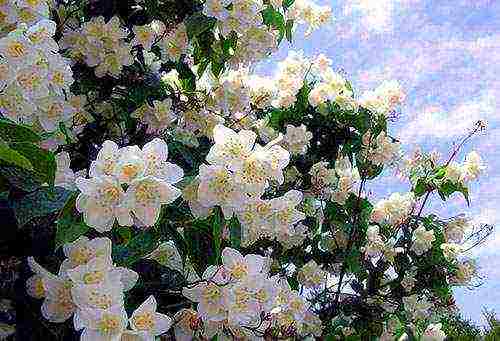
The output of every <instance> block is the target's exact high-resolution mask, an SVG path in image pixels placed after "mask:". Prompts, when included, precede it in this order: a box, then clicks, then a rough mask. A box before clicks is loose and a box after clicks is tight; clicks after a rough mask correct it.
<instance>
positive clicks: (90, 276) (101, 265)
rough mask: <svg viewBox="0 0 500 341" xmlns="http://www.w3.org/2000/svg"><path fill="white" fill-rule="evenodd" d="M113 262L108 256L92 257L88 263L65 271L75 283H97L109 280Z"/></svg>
mask: <svg viewBox="0 0 500 341" xmlns="http://www.w3.org/2000/svg"><path fill="white" fill-rule="evenodd" d="M112 266H113V263H112V260H111V258H110V257H108V256H101V257H96V258H92V259H91V260H90V261H89V262H88V263H86V264H82V265H79V266H77V267H75V268H73V269H68V270H67V271H66V273H67V274H68V277H69V278H70V279H71V280H72V281H73V283H75V284H99V283H104V282H107V281H109V276H110V274H111V269H112Z"/></svg>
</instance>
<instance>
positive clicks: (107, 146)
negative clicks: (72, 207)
mask: <svg viewBox="0 0 500 341" xmlns="http://www.w3.org/2000/svg"><path fill="white" fill-rule="evenodd" d="M167 157H168V147H167V144H166V143H165V141H163V140H161V139H158V138H156V139H154V140H153V141H151V142H149V143H147V144H146V145H144V147H143V148H142V149H141V148H139V147H138V146H127V147H123V148H119V147H118V145H117V144H116V143H114V142H113V141H105V142H104V144H103V146H102V148H101V150H100V151H99V154H98V155H97V159H96V160H95V161H93V162H92V164H91V166H90V170H89V176H90V178H82V177H80V178H78V179H76V186H77V187H78V189H79V190H80V191H81V193H80V194H79V195H78V198H77V202H76V208H77V209H78V211H80V212H83V218H84V220H85V223H86V224H87V225H89V226H91V227H93V228H95V229H96V230H98V231H99V232H103V231H109V230H111V228H112V227H113V224H114V222H115V219H118V224H119V225H121V226H131V225H133V224H134V223H135V224H136V225H138V226H152V225H154V224H155V222H156V221H157V220H158V218H159V216H160V211H161V206H162V205H163V204H170V203H171V202H173V201H174V200H175V199H177V198H178V197H179V196H180V195H181V191H180V190H179V189H177V188H176V187H174V186H172V184H175V183H177V182H179V181H180V180H181V179H182V177H183V176H184V171H183V170H182V168H180V167H179V166H177V165H174V164H172V163H169V162H166V160H167ZM123 185H127V189H126V191H125V190H124V188H123V187H122V186H123ZM131 213H132V214H131Z"/></svg>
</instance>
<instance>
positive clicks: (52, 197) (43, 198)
mask: <svg viewBox="0 0 500 341" xmlns="http://www.w3.org/2000/svg"><path fill="white" fill-rule="evenodd" d="M71 193H72V192H70V191H68V190H66V189H64V188H61V187H55V188H53V189H50V188H48V187H45V188H40V189H39V190H37V191H35V192H33V193H29V194H27V195H25V196H24V197H22V198H21V199H18V200H14V201H13V202H12V208H13V210H14V215H15V217H16V220H17V223H18V225H19V227H22V226H24V225H26V224H27V223H28V222H30V221H31V220H32V219H34V218H39V217H45V216H47V215H49V214H52V213H55V212H57V211H59V210H60V209H62V208H63V207H64V205H65V203H66V201H67V200H68V198H69V197H70V195H71Z"/></svg>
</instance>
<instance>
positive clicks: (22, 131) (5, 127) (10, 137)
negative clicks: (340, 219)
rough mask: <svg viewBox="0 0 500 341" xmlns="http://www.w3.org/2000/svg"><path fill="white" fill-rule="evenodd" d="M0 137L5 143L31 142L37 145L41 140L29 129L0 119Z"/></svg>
mask: <svg viewBox="0 0 500 341" xmlns="http://www.w3.org/2000/svg"><path fill="white" fill-rule="evenodd" d="M0 136H2V139H4V140H5V141H7V142H32V143H37V142H40V141H41V140H42V139H41V137H40V135H38V134H37V133H35V132H34V131H33V130H31V128H29V127H28V126H25V125H21V124H16V123H14V122H10V121H8V120H5V119H0Z"/></svg>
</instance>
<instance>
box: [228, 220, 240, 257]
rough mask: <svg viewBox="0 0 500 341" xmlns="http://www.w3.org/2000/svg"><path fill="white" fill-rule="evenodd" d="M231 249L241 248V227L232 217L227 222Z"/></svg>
mask: <svg viewBox="0 0 500 341" xmlns="http://www.w3.org/2000/svg"><path fill="white" fill-rule="evenodd" d="M229 228H230V231H229V233H230V236H231V247H232V248H235V249H238V248H240V246H241V225H240V222H239V221H238V218H236V216H233V217H232V218H231V220H230V221H229Z"/></svg>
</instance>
